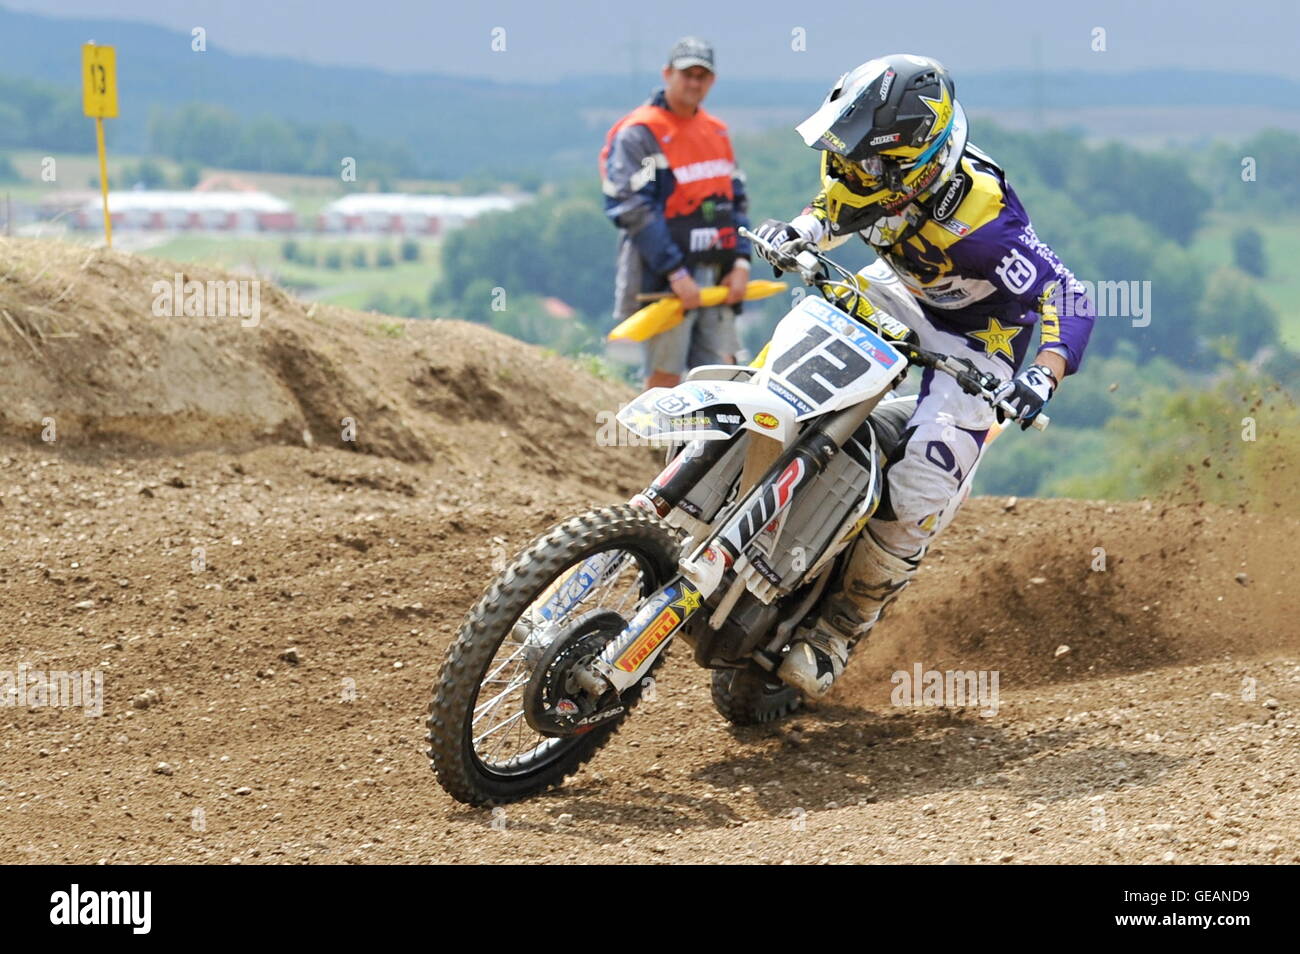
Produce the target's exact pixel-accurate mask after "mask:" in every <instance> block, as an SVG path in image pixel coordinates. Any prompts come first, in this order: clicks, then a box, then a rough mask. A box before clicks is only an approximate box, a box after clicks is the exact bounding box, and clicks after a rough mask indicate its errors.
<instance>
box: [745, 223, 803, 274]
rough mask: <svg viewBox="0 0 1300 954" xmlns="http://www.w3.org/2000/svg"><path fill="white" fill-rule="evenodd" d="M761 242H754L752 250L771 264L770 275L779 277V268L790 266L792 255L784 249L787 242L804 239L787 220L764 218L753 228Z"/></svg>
mask: <svg viewBox="0 0 1300 954" xmlns="http://www.w3.org/2000/svg"><path fill="white" fill-rule="evenodd" d="M754 234H755V235H757V236H758V237H759V238H760V239H762V240H763V242H766V243H768V244H766V245H764V244H761V243H757V242H756V243H755V244H754V250H755V251H756V252H758V254H759V255H761V256H763V258H764V259H766V260H767V261H768V262H769V263H770V264H771V266H772V275H773V277H775V278H780V277H781V269H782V268H788V267H790V261H789V260H790V258H791V257H792V256H791V255H789V254H788V253H786V252H785V251H784V248H785V246H786V244H787V243H789V242H793V241H797V240H800V239H806V238H807V236H805V235H803V234H802V233H801V232H800V231H799V230H798V229H797V228H795V227H794V226H793V225H791V224H790V223H789V222H782V221H781V220H780V219H764V220H763V224H762V225H760V226H759V227H758V228H757V229H755V230H754Z"/></svg>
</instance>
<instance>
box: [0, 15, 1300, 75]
mask: <svg viewBox="0 0 1300 954" xmlns="http://www.w3.org/2000/svg"><path fill="white" fill-rule="evenodd" d="M0 6H7V7H9V8H11V9H17V10H26V11H30V12H33V13H42V14H47V15H51V16H61V17H84V18H105V19H129V20H138V21H143V22H146V23H153V24H157V25H160V26H166V27H170V28H173V29H177V30H182V31H185V32H189V30H190V29H191V28H192V27H195V26H202V27H204V28H205V29H206V30H207V33H208V43H209V44H210V45H211V46H214V47H221V48H224V49H225V50H227V51H228V52H232V53H261V54H274V55H283V56H290V57H294V58H297V59H305V60H310V61H312V62H316V63H324V64H346V65H354V66H373V67H380V68H384V69H389V70H395V71H420V72H436V73H449V74H460V75H470V76H478V77H485V78H495V79H501V80H510V81H518V80H528V79H538V80H550V79H556V78H559V77H561V76H564V75H568V74H584V73H604V74H608V73H627V72H638V73H644V72H647V71H649V70H651V69H653V68H655V67H657V66H658V65H659V64H660V63H661V62H662V59H663V57H664V55H665V53H666V51H667V49H668V47H669V46H670V45H671V43H672V41H673V40H674V39H675V38H676V37H677V36H679V35H681V34H684V33H699V34H701V35H703V36H705V37H708V38H710V39H711V40H712V41H713V42H714V43H715V44H716V46H717V48H718V60H719V73H720V75H726V74H728V73H730V74H733V75H737V76H751V77H753V76H768V77H773V78H780V77H788V78H791V79H817V80H826V79H827V78H828V77H829V78H833V76H834V74H838V73H839V72H840V71H842V70H844V69H847V68H849V67H850V66H852V65H855V64H856V63H858V62H860V61H862V60H864V59H869V58H870V57H871V56H873V55H877V54H880V53H884V52H917V53H926V54H929V55H933V56H937V57H938V58H939V59H941V60H943V61H944V62H945V63H946V64H947V65H948V66H950V67H953V68H955V69H959V70H977V71H980V72H984V71H988V70H995V69H1000V68H1027V67H1032V66H1034V65H1036V62H1035V61H1036V60H1037V63H1038V64H1041V65H1042V66H1043V67H1044V68H1045V69H1049V70H1050V69H1084V70H1128V69H1141V68H1146V67H1152V66H1157V67H1158V66H1174V67H1183V68H1201V69H1211V70H1240V71H1246V72H1257V73H1272V74H1277V75H1283V76H1290V77H1297V78H1300V55H1297V52H1298V50H1297V47H1298V46H1300V41H1298V38H1300V2H1297V0H1246V2H1242V0H1237V2H1233V3H1228V4H1224V3H1222V2H1220V0H1214V2H1210V0H1185V2H1165V0H1084V2H1082V3H1068V4H1067V3H1064V2H1059V0H994V2H990V0H965V2H952V0H918V2H913V3H906V2H902V0H892V2H889V3H880V2H875V3H868V2H863V0H844V2H841V3H838V4H830V5H827V4H819V5H817V9H816V10H810V9H807V8H808V7H810V6H811V4H808V3H806V2H804V3H792V2H789V0H747V2H741V0H715V2H711V3H707V4H705V3H700V2H699V0H653V2H641V0H638V2H623V3H617V2H610V0H560V2H555V0H552V2H546V0H532V2H507V3H468V2H464V0H456V2H417V0H365V2H360V0H0ZM826 7H830V9H826ZM837 14H838V15H837ZM496 27H501V28H504V30H505V46H506V49H505V50H504V51H503V52H493V51H492V49H491V43H492V31H493V29H494V28H496ZM1095 27H1102V28H1104V29H1105V31H1106V36H1105V40H1106V47H1107V49H1106V51H1105V52H1094V51H1093V50H1092V49H1091V45H1092V42H1093V29H1094V28H1095ZM796 28H801V29H802V30H803V31H804V33H805V35H806V47H807V48H806V51H803V52H796V51H794V50H792V49H791V43H792V37H793V36H794V34H793V32H792V31H794V30H796ZM2 48H3V38H2V37H0V49H2Z"/></svg>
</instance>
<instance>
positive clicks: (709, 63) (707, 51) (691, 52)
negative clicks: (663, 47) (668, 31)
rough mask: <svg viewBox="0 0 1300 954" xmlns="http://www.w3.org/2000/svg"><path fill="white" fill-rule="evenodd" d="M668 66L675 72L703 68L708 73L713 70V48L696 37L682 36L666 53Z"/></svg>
mask: <svg viewBox="0 0 1300 954" xmlns="http://www.w3.org/2000/svg"><path fill="white" fill-rule="evenodd" d="M668 65H669V66H671V67H672V68H673V69H675V70H685V69H690V68H691V67H692V66H703V67H704V68H705V69H706V70H708V71H709V72H710V73H712V72H714V69H713V47H712V46H710V45H709V44H708V42H707V41H706V40H701V39H700V38H699V37H698V36H684V37H682V38H681V39H680V40H678V41H677V42H676V43H674V44H673V48H672V50H670V51H669V53H668Z"/></svg>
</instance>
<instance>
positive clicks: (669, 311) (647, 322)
mask: <svg viewBox="0 0 1300 954" xmlns="http://www.w3.org/2000/svg"><path fill="white" fill-rule="evenodd" d="M785 289H786V284H785V282H772V281H765V280H763V279H755V280H753V281H751V282H750V283H749V284H748V285H747V286H746V287H745V301H755V300H756V299H759V298H769V297H771V296H772V295H777V294H780V293H781V292H783V291H785ZM726 300H727V289H726V288H725V287H723V286H722V285H710V286H708V287H707V288H701V289H700V305H701V307H705V308H709V307H712V306H714V305H721V304H722V303H723V302H724V301H726ZM684 316H685V312H684V311H683V310H682V302H681V299H680V298H677V297H676V296H674V297H671V298H661V299H660V300H659V301H652V302H651V303H650V304H648V305H646V306H645V307H644V308H642V309H641V310H640V311H638V312H636V313H635V314H633V315H632V316H630V317H629V318H627V319H626V320H624V321H623V322H622V323H621V324H619V326H618V327H617V328H615V329H614V330H613V331H611V332H610V333H609V336H608V337H609V340H610V341H647V340H649V339H650V338H653V337H654V336H655V335H658V334H662V333H663V332H665V331H668V330H669V329H671V328H676V327H677V326H678V325H680V324H681V323H682V318H683V317H684Z"/></svg>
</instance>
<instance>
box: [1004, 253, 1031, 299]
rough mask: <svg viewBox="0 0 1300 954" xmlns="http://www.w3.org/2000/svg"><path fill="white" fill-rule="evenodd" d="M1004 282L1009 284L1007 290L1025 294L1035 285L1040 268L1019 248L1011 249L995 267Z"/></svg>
mask: <svg viewBox="0 0 1300 954" xmlns="http://www.w3.org/2000/svg"><path fill="white" fill-rule="evenodd" d="M995 271H996V272H997V273H998V277H999V278H1000V279H1002V283H1003V284H1004V285H1006V286H1007V291H1009V292H1011V294H1013V295H1023V294H1024V293H1025V292H1027V291H1029V289H1030V288H1031V287H1033V284H1034V279H1036V278H1037V277H1038V269H1037V267H1035V265H1034V263H1033V262H1031V261H1030V260H1029V259H1027V258H1025V256H1024V255H1022V254H1020V251H1019V250H1018V249H1014V248H1013V249H1011V251H1009V252H1007V254H1006V255H1005V256H1003V258H1002V262H1001V263H1000V264H999V265H998V267H997V268H996V269H995Z"/></svg>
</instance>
